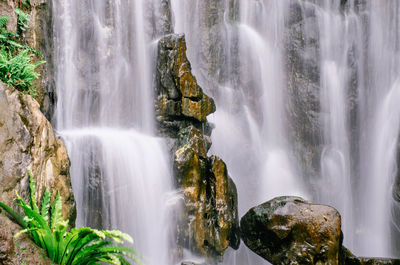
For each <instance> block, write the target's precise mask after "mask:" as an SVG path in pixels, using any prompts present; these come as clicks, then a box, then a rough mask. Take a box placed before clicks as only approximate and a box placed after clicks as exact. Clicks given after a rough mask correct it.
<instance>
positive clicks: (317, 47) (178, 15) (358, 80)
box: [171, 0, 400, 264]
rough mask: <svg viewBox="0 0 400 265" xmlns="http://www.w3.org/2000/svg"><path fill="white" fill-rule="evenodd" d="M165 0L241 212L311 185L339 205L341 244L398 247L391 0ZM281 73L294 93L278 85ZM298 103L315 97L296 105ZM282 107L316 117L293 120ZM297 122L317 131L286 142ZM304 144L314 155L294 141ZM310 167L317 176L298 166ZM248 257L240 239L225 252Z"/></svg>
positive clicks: (371, 249) (229, 260)
mask: <svg viewBox="0 0 400 265" xmlns="http://www.w3.org/2000/svg"><path fill="white" fill-rule="evenodd" d="M171 2H172V9H173V14H174V21H175V32H183V33H185V34H186V35H187V43H188V54H189V59H190V60H191V62H192V66H193V69H194V72H195V74H196V76H197V77H198V79H199V83H200V84H201V85H202V86H203V87H204V89H205V90H206V91H207V93H209V94H211V95H213V96H214V97H215V99H216V103H217V112H216V113H215V114H214V115H213V117H211V118H210V121H212V122H213V123H214V124H215V125H216V128H215V129H214V131H213V134H212V138H213V147H212V152H214V153H216V154H218V155H220V156H221V157H223V158H224V160H225V161H226V162H227V165H228V168H229V172H230V174H231V176H232V178H233V179H234V180H235V182H236V184H237V186H238V193H239V214H240V215H242V214H243V213H244V212H245V211H247V210H248V209H249V208H250V207H252V206H254V205H256V204H257V203H260V202H262V201H265V200H267V199H269V198H271V197H273V196H277V195H303V196H306V197H307V194H308V199H311V200H314V201H316V202H321V203H326V204H329V205H333V206H335V207H336V208H337V209H338V210H339V211H340V212H341V214H342V218H343V231H344V235H345V240H344V244H345V245H346V246H347V247H349V248H350V249H351V250H353V252H355V254H359V255H368V256H393V255H394V256H398V254H396V253H393V252H392V251H391V250H390V249H391V244H393V243H391V239H390V234H389V232H390V229H389V227H390V221H391V217H390V207H391V205H392V204H394V208H395V209H397V208H399V207H398V206H396V205H397V204H398V202H393V199H392V197H391V186H392V184H393V182H394V174H395V173H396V152H398V150H397V149H396V148H398V147H397V145H396V143H397V141H398V133H399V125H398V120H399V116H400V115H399V112H398V107H396V104H395V103H394V102H398V99H397V95H398V94H397V89H398V81H396V80H398V78H399V59H400V57H399V46H398V43H399V33H400V26H399V23H400V22H399V21H400V19H399V14H400V13H399V5H400V4H399V3H398V1H387V2H385V3H382V2H379V1H372V0H365V1H362V0H361V1H358V0H348V1H340V0H335V1H331V0H326V1H313V0H287V1H235V0H220V1H196V0H192V1H183V0H172V1H171ZM378 2H379V3H378ZM193 11H195V12H193ZM296 34H299V36H300V37H299V38H297V35H296ZM293 47H294V48H293ZM299 47H300V48H299ZM293 49H295V50H296V49H297V51H295V52H293ZM296 52H297V54H295V55H293V53H296ZM296 56H298V57H296ZM287 64H296V65H298V66H296V67H297V68H296V71H295V72H294V73H293V72H290V71H289V70H288V68H290V67H288V65H287ZM290 75H294V76H290ZM301 75H303V77H302V76H301ZM299 76H300V77H299ZM304 76H305V77H304ZM302 78H303V79H302ZM290 80H295V82H294V83H293V84H288V85H289V86H290V85H291V86H293V87H294V90H288V89H287V84H286V83H285V82H286V81H288V82H291V81H290ZM304 80H305V81H304ZM302 82H304V83H305V84H304V83H302ZM301 86H303V87H305V88H303V89H305V92H302V91H300V90H301V89H302V88H300V87H301ZM299 91H300V92H299ZM314 95H315V96H314ZM313 96H314V97H315V99H314V100H315V101H313V99H312V97H313ZM293 101H295V102H293ZM298 102H305V104H308V105H313V106H310V107H309V106H307V107H306V109H308V110H309V111H308V112H305V113H302V112H301V111H302V109H300V110H299V109H296V108H302V106H300V107H298V106H297V105H296V104H298V105H299V103H298ZM293 105H294V106H295V107H294V111H293V110H288V109H290V106H293ZM314 105H315V106H314ZM287 106H289V107H287ZM290 111H293V112H294V115H293V113H288V112H290ZM289 114H291V115H292V116H294V117H295V119H296V120H300V119H304V117H301V115H306V116H310V117H311V116H313V115H314V116H316V117H317V118H315V119H314V120H313V118H310V117H307V118H308V119H309V120H311V122H310V123H309V124H307V123H304V124H300V126H299V125H296V124H293V120H291V118H290V115H289ZM307 122H308V121H307ZM300 123H301V122H300ZM296 126H297V127H296ZM304 126H309V127H311V128H306V129H305V130H306V131H307V130H308V131H312V132H314V131H316V132H317V133H316V134H317V135H316V137H315V136H313V137H314V139H305V138H304V137H303V138H302V139H300V140H299V139H298V138H296V137H295V138H294V139H292V140H290V135H288V133H287V130H288V128H290V129H293V128H294V132H292V134H294V135H296V134H297V133H298V132H297V130H300V131H301V130H304V128H303V127H304ZM308 131H307V132H308ZM306 137H310V136H306ZM310 138H312V137H310ZM291 141H292V142H291ZM293 141H294V142H293ZM307 141H308V142H309V144H308V145H309V146H306V148H305V149H306V151H309V150H311V151H312V152H314V154H312V155H311V156H313V157H312V159H309V160H312V161H311V162H307V159H308V158H307V157H306V156H307V155H309V153H307V152H303V153H300V154H299V153H298V151H297V149H296V148H294V147H295V146H298V145H300V146H301V145H305V144H304V142H306V144H307ZM307 148H309V149H307ZM238 150H240V151H238ZM315 150H319V151H315ZM312 152H311V153H312ZM294 158H297V159H294ZM315 161H318V162H315ZM315 164H317V165H315ZM304 167H305V168H308V170H305V171H303V173H301V170H300V168H304ZM310 167H313V168H314V169H315V170H316V172H317V173H316V175H317V176H316V177H314V176H310V175H307V174H304V172H312V170H309V169H310ZM396 207H397V208H396ZM392 222H394V226H395V227H396V226H397V227H399V225H398V222H396V221H395V220H392ZM392 247H393V245H392ZM257 262H259V263H261V261H260V260H257V258H256V257H254V256H253V255H252V254H250V253H248V252H247V251H246V250H244V249H243V246H242V247H241V249H240V250H239V251H238V252H236V255H234V256H232V255H231V256H228V255H226V257H225V263H226V264H259V263H257ZM264 263H265V262H264Z"/></svg>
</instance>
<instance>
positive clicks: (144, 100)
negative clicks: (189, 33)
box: [53, 0, 172, 265]
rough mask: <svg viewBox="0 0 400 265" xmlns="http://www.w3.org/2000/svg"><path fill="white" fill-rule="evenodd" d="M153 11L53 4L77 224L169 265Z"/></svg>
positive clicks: (121, 1)
mask: <svg viewBox="0 0 400 265" xmlns="http://www.w3.org/2000/svg"><path fill="white" fill-rule="evenodd" d="M149 3H150V2H149V1H145V0H143V1H139V0H135V1H126V0H110V1H97V0H96V1H79V0H69V1H53V5H54V6H53V11H54V17H55V22H54V23H55V24H54V30H55V49H56V55H55V57H56V67H57V68H56V82H57V95H58V102H57V109H56V114H55V122H56V128H57V131H58V133H59V134H60V135H61V137H62V138H63V139H64V141H65V143H66V146H67V149H68V153H69V157H70V159H71V176H72V184H73V189H74V191H75V198H76V201H77V211H78V217H77V225H78V226H92V227H99V228H106V229H119V230H122V231H124V232H127V233H129V234H131V235H132V237H133V238H134V240H135V242H136V243H135V245H134V249H135V250H137V251H138V252H139V253H140V254H141V255H143V256H144V260H145V263H146V264H149V265H151V264H167V263H168V260H169V254H170V253H169V244H168V243H169V242H168V232H169V229H168V223H169V221H168V218H167V213H166V211H167V206H166V204H167V199H168V198H167V194H168V192H170V191H171V190H172V174H171V169H170V168H171V163H170V161H169V160H168V159H167V158H168V155H167V153H166V152H167V150H166V148H165V146H164V142H163V140H162V139H160V138H156V137H155V136H154V135H155V133H154V127H155V126H154V124H153V121H154V111H153V95H152V91H153V87H152V85H153V83H152V66H153V65H152V64H153V62H154V61H155V56H154V54H155V53H154V49H155V46H154V44H152V43H151V42H152V39H151V36H152V31H151V30H146V27H147V23H148V22H147V20H146V17H145V16H146V14H148V13H147V9H146V8H147V7H148V5H147V4H149ZM150 15H151V14H150Z"/></svg>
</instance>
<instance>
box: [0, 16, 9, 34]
mask: <svg viewBox="0 0 400 265" xmlns="http://www.w3.org/2000/svg"><path fill="white" fill-rule="evenodd" d="M9 19H10V18H9V17H7V16H1V17H0V32H2V31H6V30H7V23H8V20H9Z"/></svg>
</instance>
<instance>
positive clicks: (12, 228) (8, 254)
mask: <svg viewBox="0 0 400 265" xmlns="http://www.w3.org/2000/svg"><path fill="white" fill-rule="evenodd" d="M20 230H21V228H20V227H19V226H18V225H17V224H15V223H13V222H12V221H10V220H9V219H8V218H7V217H4V216H2V215H0V264H3V265H16V264H26V265H28V264H29V265H30V264H39V265H52V264H54V263H53V262H52V261H51V260H49V259H48V258H47V256H46V253H45V251H44V250H43V249H41V248H39V247H38V246H36V245H35V244H34V243H33V242H32V241H31V240H30V239H29V238H28V236H27V235H22V236H20V237H18V238H14V237H13V235H15V234H16V233H17V232H19V231H20Z"/></svg>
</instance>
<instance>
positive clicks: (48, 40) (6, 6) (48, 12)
mask: <svg viewBox="0 0 400 265" xmlns="http://www.w3.org/2000/svg"><path fill="white" fill-rule="evenodd" d="M18 2H20V1H17V0H0V16H7V17H9V22H8V30H9V31H12V32H16V30H17V16H16V14H15V12H14V10H15V8H17V7H18V4H17V3H18ZM51 2H52V1H49V2H48V1H47V0H31V1H30V5H29V6H25V7H24V8H22V10H23V11H24V12H25V13H28V14H29V15H30V21H29V24H28V25H29V29H27V30H26V31H25V32H24V33H23V34H22V36H21V41H22V42H23V43H24V44H27V45H29V46H30V47H32V48H34V49H36V50H38V51H39V52H40V53H41V54H42V55H43V58H40V60H45V61H46V62H47V63H46V64H43V65H41V66H39V67H38V68H37V71H38V72H39V73H40V74H41V77H40V78H39V79H38V80H36V81H35V85H36V90H37V92H38V97H37V101H38V102H39V104H40V109H41V111H42V112H43V113H44V114H45V116H46V117H47V118H48V119H51V117H52V115H53V111H54V106H55V101H56V98H55V93H54V91H55V80H54V74H53V72H54V71H53V68H54V66H53V59H52V57H53V28H52V7H51Z"/></svg>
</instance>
